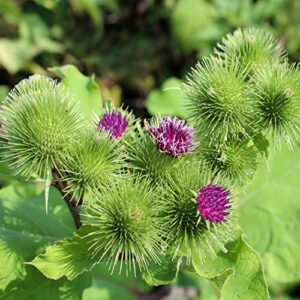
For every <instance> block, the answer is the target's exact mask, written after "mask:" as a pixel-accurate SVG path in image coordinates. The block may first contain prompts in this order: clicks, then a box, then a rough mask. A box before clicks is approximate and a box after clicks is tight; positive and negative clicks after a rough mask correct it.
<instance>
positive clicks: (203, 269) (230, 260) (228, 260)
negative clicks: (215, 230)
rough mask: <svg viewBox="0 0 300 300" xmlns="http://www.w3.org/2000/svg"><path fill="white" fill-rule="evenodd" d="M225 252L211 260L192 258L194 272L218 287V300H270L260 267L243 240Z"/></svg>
mask: <svg viewBox="0 0 300 300" xmlns="http://www.w3.org/2000/svg"><path fill="white" fill-rule="evenodd" d="M227 249H228V253H222V252H220V253H219V254H218V255H217V257H216V258H215V259H213V260H212V259H206V260H205V262H201V261H200V260H199V258H198V256H197V257H195V258H193V266H194V268H195V271H196V272H197V273H198V274H199V275H200V276H203V277H206V278H209V279H212V280H214V281H216V282H217V283H218V285H219V286H220V287H221V298H220V299H221V300H239V299H257V300H267V299H269V295H268V290H267V286H266V282H265V278H264V273H263V268H262V263H261V261H260V258H259V257H258V255H257V254H256V253H255V252H254V250H253V249H252V248H251V247H250V246H249V245H247V244H246V243H245V241H244V240H243V239H242V238H239V239H238V240H236V241H235V242H231V243H229V244H228V246H227ZM225 275H228V276H227V277H226V276H225ZM218 277H219V278H218ZM220 279H221V280H220Z"/></svg>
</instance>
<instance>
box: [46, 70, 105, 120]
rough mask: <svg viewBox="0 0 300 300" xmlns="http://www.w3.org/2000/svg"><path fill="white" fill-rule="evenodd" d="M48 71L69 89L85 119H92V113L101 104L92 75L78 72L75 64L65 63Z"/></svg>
mask: <svg viewBox="0 0 300 300" xmlns="http://www.w3.org/2000/svg"><path fill="white" fill-rule="evenodd" d="M50 71H52V72H53V73H55V74H56V75H57V76H59V77H60V78H62V82H63V84H64V85H65V86H66V87H67V88H68V89H69V91H70V92H71V94H72V95H73V98H74V100H75V103H76V104H79V107H80V109H81V111H82V113H83V116H84V117H86V119H88V120H90V119H93V114H95V113H96V114H97V113H99V111H100V109H101V106H102V98H101V93H100V88H99V86H98V84H97V83H96V81H95V80H94V78H93V76H92V77H87V76H85V75H83V74H82V73H80V72H79V71H78V69H77V68H76V67H75V66H72V65H65V66H62V67H55V68H50Z"/></svg>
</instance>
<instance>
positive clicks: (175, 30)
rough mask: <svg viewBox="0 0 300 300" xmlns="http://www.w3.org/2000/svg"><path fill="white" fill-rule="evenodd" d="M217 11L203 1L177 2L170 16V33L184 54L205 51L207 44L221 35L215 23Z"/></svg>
mask: <svg viewBox="0 0 300 300" xmlns="http://www.w3.org/2000/svg"><path fill="white" fill-rule="evenodd" d="M216 18H217V11H216V9H215V7H214V5H213V4H212V3H209V2H208V1H204V0H179V1H177V3H176V6H175V8H174V9H173V10H172V14H171V18H170V21H171V24H170V27H171V31H172V34H173V36H174V38H175V40H176V41H177V43H178V45H179V46H180V47H181V49H182V50H183V51H184V52H191V51H192V50H203V49H204V50H207V49H205V48H207V47H208V46H209V44H208V42H210V41H214V40H216V39H219V38H221V37H222V35H223V33H224V32H223V30H224V28H222V27H221V26H218V24H217V23H216Z"/></svg>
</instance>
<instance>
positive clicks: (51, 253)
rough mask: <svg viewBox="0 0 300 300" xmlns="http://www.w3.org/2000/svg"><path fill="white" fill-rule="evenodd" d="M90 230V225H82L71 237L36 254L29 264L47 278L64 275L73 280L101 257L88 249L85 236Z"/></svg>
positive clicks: (88, 245) (56, 277) (90, 267)
mask: <svg viewBox="0 0 300 300" xmlns="http://www.w3.org/2000/svg"><path fill="white" fill-rule="evenodd" d="M92 231H93V229H92V227H91V226H82V227H81V228H80V229H79V230H78V231H77V232H76V234H74V235H73V236H72V237H70V238H66V239H64V240H61V241H58V242H56V243H55V244H54V245H52V246H50V247H48V248H47V250H46V252H45V254H42V255H38V256H37V257H36V258H35V259H34V260H33V261H32V262H30V263H29V264H32V265H33V266H35V267H36V268H37V269H38V270H39V271H41V272H42V273H43V274H44V275H45V276H46V277H48V278H51V279H59V278H61V277H63V276H66V277H67V278H68V279H69V280H73V279H74V278H76V277H77V276H78V275H80V274H81V273H83V272H85V271H89V270H90V269H92V268H93V267H94V266H95V264H97V263H98V262H99V259H100V257H101V254H98V255H95V256H93V255H92V251H89V247H90V244H89V243H88V238H87V237H85V236H87V235H88V234H90V233H91V232H92Z"/></svg>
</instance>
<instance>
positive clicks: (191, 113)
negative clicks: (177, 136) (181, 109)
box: [184, 57, 253, 140]
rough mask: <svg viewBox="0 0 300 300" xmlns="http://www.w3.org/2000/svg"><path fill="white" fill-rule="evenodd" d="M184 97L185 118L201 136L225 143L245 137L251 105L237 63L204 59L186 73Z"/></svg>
mask: <svg viewBox="0 0 300 300" xmlns="http://www.w3.org/2000/svg"><path fill="white" fill-rule="evenodd" d="M184 94H185V98H186V99H187V108H186V109H187V115H188V119H189V120H190V121H191V123H192V124H193V125H194V127H195V129H196V131H197V133H198V134H199V135H200V136H201V137H203V136H210V137H216V138H218V139H220V140H227V138H228V136H235V137H236V136H238V135H239V134H241V133H242V134H245V127H246V126H248V125H249V120H250V118H251V116H252V111H253V103H252V100H251V98H250V97H249V95H248V93H247V91H246V85H245V74H244V73H243V72H241V71H240V70H239V68H238V65H237V64H231V63H230V62H229V61H228V60H221V59H219V58H214V57H210V58H206V59H204V60H203V61H202V62H201V63H198V64H197V65H196V68H195V69H192V72H191V73H190V74H189V77H188V80H187V83H186V84H185V86H184Z"/></svg>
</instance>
